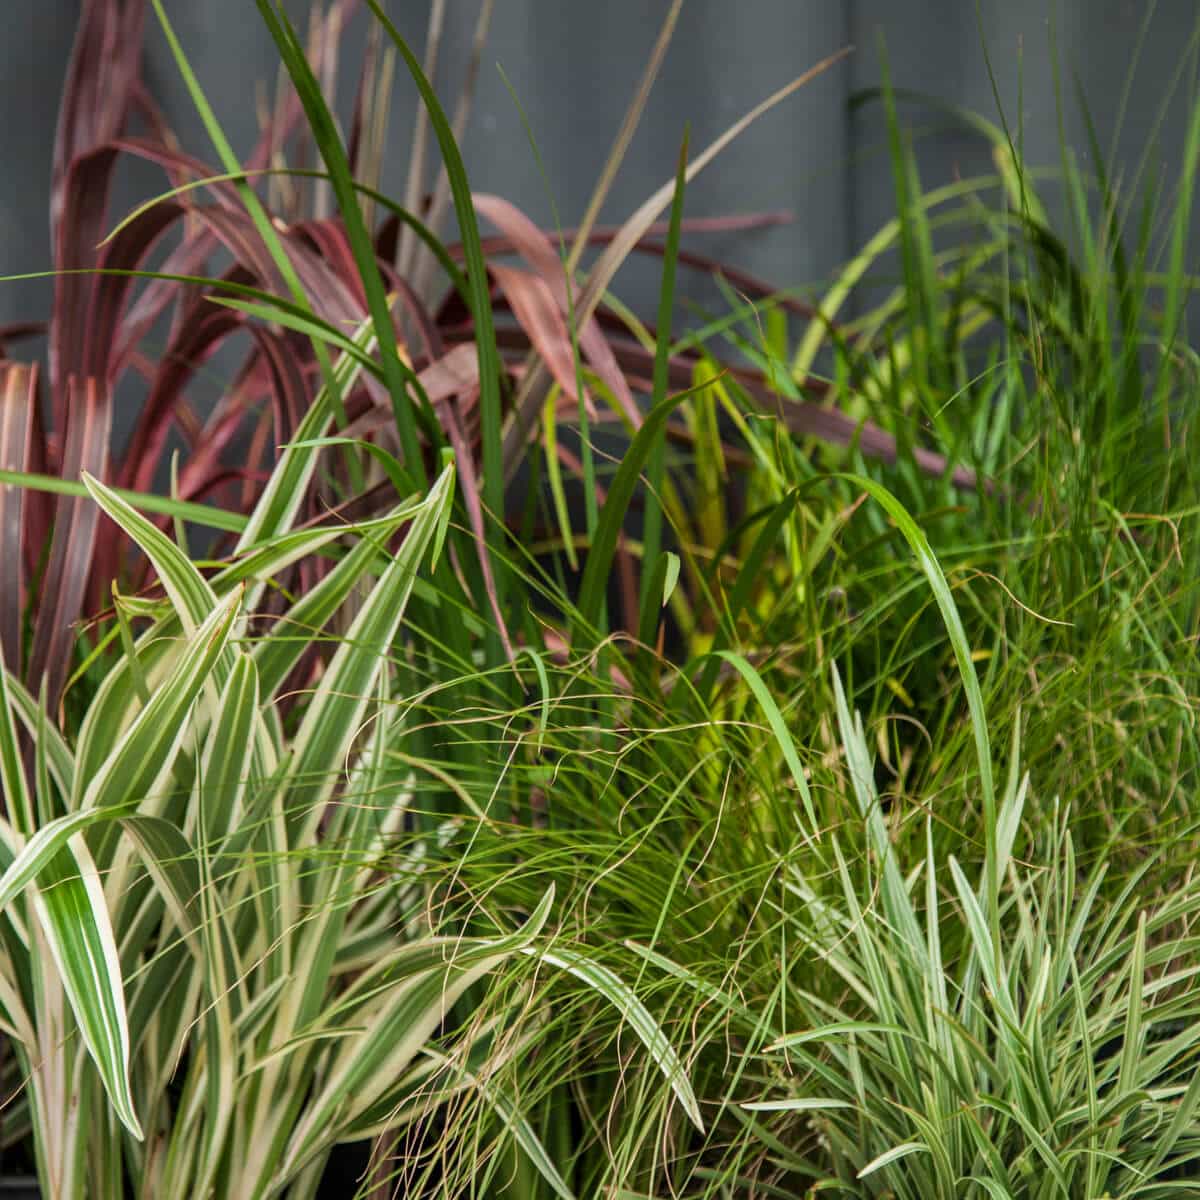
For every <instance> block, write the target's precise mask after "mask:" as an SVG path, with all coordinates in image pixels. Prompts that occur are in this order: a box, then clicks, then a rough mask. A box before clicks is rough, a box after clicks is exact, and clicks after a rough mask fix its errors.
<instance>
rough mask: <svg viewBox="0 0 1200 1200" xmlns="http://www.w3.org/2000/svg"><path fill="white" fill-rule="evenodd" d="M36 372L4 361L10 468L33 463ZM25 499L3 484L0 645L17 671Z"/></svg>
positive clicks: (2, 400) (1, 384)
mask: <svg viewBox="0 0 1200 1200" xmlns="http://www.w3.org/2000/svg"><path fill="white" fill-rule="evenodd" d="M37 376H38V369H37V366H36V365H32V366H27V365H25V364H24V363H15V362H5V363H0V467H2V468H3V469H4V470H6V471H28V470H29V468H30V457H31V444H32V441H33V424H34V422H33V415H34V410H35V408H36V406H37ZM25 498H26V491H25V489H24V488H22V487H17V486H16V485H15V484H2V483H0V649H3V651H4V661H5V663H6V664H7V666H8V668H9V670H10V671H14V672H16V673H17V674H20V671H21V660H22V658H23V657H24V654H23V647H22V642H23V638H22V637H21V625H22V619H23V616H24V613H25V605H26V602H27V600H28V594H27V589H28V581H27V578H26V574H25V561H24V541H25Z"/></svg>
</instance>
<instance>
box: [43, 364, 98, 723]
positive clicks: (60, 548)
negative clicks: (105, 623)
mask: <svg viewBox="0 0 1200 1200" xmlns="http://www.w3.org/2000/svg"><path fill="white" fill-rule="evenodd" d="M66 391H67V399H68V402H69V404H70V408H71V411H72V414H73V420H72V421H71V426H70V429H69V431H68V433H67V440H66V444H65V446H64V448H63V462H62V469H61V471H60V474H61V476H62V477H63V478H64V479H74V480H77V479H79V478H80V476H81V475H82V473H83V472H84V471H89V472H91V474H93V475H95V476H96V477H97V478H98V479H103V478H105V476H106V475H107V466H108V446H109V438H110V436H111V433H112V404H111V398H110V394H109V390H108V387H107V386H106V384H105V382H104V380H102V379H97V378H95V376H91V377H89V378H87V379H80V378H79V377H78V376H71V378H70V379H68V380H67V388H66ZM99 511H100V510H99V509H98V508H97V507H96V505H95V504H94V503H93V502H92V500H91V499H90V498H89V497H84V496H59V497H58V499H57V504H56V505H55V516H54V534H53V538H52V540H51V544H50V558H49V562H48V564H47V567H46V580H45V586H44V587H43V588H42V604H41V607H40V608H39V609H38V613H37V618H36V621H35V623H34V631H33V651H32V654H31V655H30V660H29V671H28V676H27V678H28V680H29V682H30V684H31V685H32V686H33V688H34V690H35V691H36V690H37V688H38V687H39V686H40V685H41V682H42V680H43V679H44V680H45V682H46V690H47V695H48V697H49V702H50V706H51V710H54V709H56V708H57V707H58V702H59V700H60V699H61V698H62V688H63V685H64V683H65V682H66V679H67V675H68V672H69V670H70V667H71V665H72V660H73V658H74V643H75V633H74V628H73V627H74V623H75V622H76V621H77V620H78V619H79V617H80V615H81V612H82V604H83V598H84V595H85V590H86V588H87V583H88V578H89V576H90V574H91V566H92V548H93V544H94V542H95V537H96V526H97V521H98V516H99Z"/></svg>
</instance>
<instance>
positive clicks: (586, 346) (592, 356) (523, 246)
mask: <svg viewBox="0 0 1200 1200" xmlns="http://www.w3.org/2000/svg"><path fill="white" fill-rule="evenodd" d="M474 201H475V208H476V211H477V212H479V213H480V214H481V215H482V216H484V217H486V218H487V219H488V220H489V221H491V223H492V224H493V225H495V226H496V228H497V229H499V230H501V231H502V232H503V233H504V234H505V236H506V237H508V238H509V239H511V241H512V243H513V245H514V246H515V247H516V249H517V252H518V253H519V254H520V255H521V257H522V258H523V259H525V261H526V262H527V263H528V264H529V265H530V266H531V267H532V268H533V269H534V271H536V272H537V274H538V276H539V277H540V278H541V280H542V281H543V283H545V285H546V286H547V287H548V288H549V290H550V293H551V295H552V296H553V297H554V299H555V301H556V302H557V304H558V306H559V309H560V311H561V313H562V315H563V317H564V318H569V317H570V316H572V315H573V313H572V307H571V306H572V304H573V303H574V300H573V299H572V298H571V297H568V294H567V281H566V276H565V275H564V273H563V264H562V262H561V261H560V259H559V257H558V255H557V254H556V253H555V252H554V247H553V246H552V245H551V243H550V239H549V238H548V237H547V236H546V235H545V234H544V233H543V232H542V231H541V230H540V229H539V228H538V227H537V225H535V224H534V222H533V221H531V220H530V219H529V218H528V217H527V216H526V215H525V214H524V213H523V212H521V210H520V209H519V208H517V207H516V206H515V205H513V204H510V203H509V202H508V201H507V200H504V199H502V198H501V197H500V196H490V195H487V194H477V195H476V196H475V197H474ZM510 300H511V297H510ZM518 319H520V318H519V314H518ZM578 330H579V348H580V350H581V351H582V353H583V355H584V357H585V358H586V359H587V360H588V362H589V363H591V365H592V368H593V370H595V372H596V374H597V375H598V376H599V377H600V379H601V380H603V382H604V384H605V386H606V387H607V388H608V390H609V391H610V392H611V393H612V394H613V396H614V397H616V400H617V403H618V404H619V405H620V407H621V410H622V411H623V412H624V413H625V415H626V417H628V419H629V420H630V422H631V423H632V424H633V427H634V428H635V429H636V428H637V427H638V426H639V425H641V423H642V416H641V413H640V411H639V410H638V406H637V404H636V403H635V402H634V399H633V395H632V393H631V392H630V390H629V385H628V384H627V383H626V382H625V376H624V375H622V373H621V369H620V367H619V366H618V365H617V362H616V359H615V358H614V357H613V354H612V350H611V348H610V347H609V345H608V342H607V340H606V339H605V337H604V334H603V333H602V332H601V329H600V326H599V324H598V323H597V322H596V320H595V318H594V317H592V318H588V319H586V320H584V321H582V322H580V323H579V324H578ZM564 331H565V332H567V345H566V351H567V355H568V357H569V358H570V359H571V360H572V362H573V361H574V353H573V350H572V347H571V342H570V335H569V331H567V330H566V327H565V326H564ZM531 336H532V335H531ZM538 349H539V350H542V347H541V346H540V345H539V346H538ZM543 353H544V351H543ZM546 365H547V366H550V365H551V364H550V362H549V361H547V364H546ZM572 370H573V368H572ZM559 382H560V383H561V380H559ZM569 390H570V392H571V394H572V395H574V391H575V389H574V387H572V388H570V389H569Z"/></svg>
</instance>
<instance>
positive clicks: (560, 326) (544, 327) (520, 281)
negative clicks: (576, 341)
mask: <svg viewBox="0 0 1200 1200" xmlns="http://www.w3.org/2000/svg"><path fill="white" fill-rule="evenodd" d="M488 271H489V272H490V273H491V275H492V277H493V278H494V279H495V280H496V282H497V283H498V284H499V285H500V290H501V291H502V292H503V293H504V295H505V297H506V298H507V300H508V303H509V305H510V307H511V308H512V311H513V315H514V316H515V317H516V318H517V320H518V321H519V322H520V325H521V328H522V330H524V332H525V333H526V334H527V335H528V338H529V341H530V344H531V345H532V346H533V347H534V349H536V350H537V352H538V353H539V354H540V355H541V357H542V360H543V361H544V362H545V364H546V366H547V367H548V368H549V369H550V373H551V375H553V376H554V379H555V381H556V382H557V383H558V385H559V387H561V388H562V390H563V391H564V392H566V393H567V395H568V396H570V397H571V398H572V399H574V400H575V401H576V402H578V401H579V399H580V397H579V395H578V394H577V392H576V390H575V359H574V355H573V354H572V351H571V335H570V333H569V331H568V330H567V323H566V321H564V320H563V316H562V313H561V312H560V311H559V307H558V305H557V304H556V303H555V302H554V296H553V295H552V294H551V292H550V289H549V287H547V286H546V283H545V281H544V280H543V279H542V278H541V276H539V275H534V274H533V273H532V272H530V271H521V270H518V269H517V268H516V267H502V266H500V265H499V264H498V263H493V264H492V265H491V266H490V267H489V268H488Z"/></svg>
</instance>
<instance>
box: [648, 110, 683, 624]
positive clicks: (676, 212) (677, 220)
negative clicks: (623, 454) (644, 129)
mask: <svg viewBox="0 0 1200 1200" xmlns="http://www.w3.org/2000/svg"><path fill="white" fill-rule="evenodd" d="M687 153H688V134H687V131H686V130H685V131H684V135H683V145H682V146H681V147H680V149H679V166H678V168H677V169H676V172H675V192H674V195H673V196H672V197H671V217H670V222H669V224H668V227H667V243H666V249H665V252H664V254H663V267H662V282H661V284H660V285H659V294H658V326H657V329H656V331H655V333H656V341H655V346H654V374H653V383H652V390H651V407H652V408H654V407H657V406H658V405H659V404H661V403H662V401H663V400H665V399H666V398H667V376H668V367H669V364H670V356H671V318H672V316H673V314H674V309H675V268H676V265H677V263H678V260H679V229H680V224H681V222H682V220H683V194H684V189H685V187H686V186H687ZM665 471H666V439H665V433H664V431H663V430H660V431H659V434H658V436H657V438H656V439H655V441H654V444H653V445H652V446H651V449H650V455H649V458H648V460H647V463H646V505H645V517H644V524H643V527H642V581H641V596H640V597H639V607H640V608H641V613H642V619H641V622H640V626H641V627H647V626H648V625H649V624H650V623H651V614H653V615H655V616H656V615H657V612H658V610H659V608H661V604H660V603H659V597H658V596H656V595H652V594H651V593H652V589H651V586H650V584H651V576H652V575H653V573H654V570H655V565H656V563H657V562H658V555H659V551H660V549H661V547H662V523H663V512H662V501H661V499H660V492H661V491H662V486H663V474H664V472H665ZM654 623H655V624H657V621H655V622H654Z"/></svg>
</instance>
